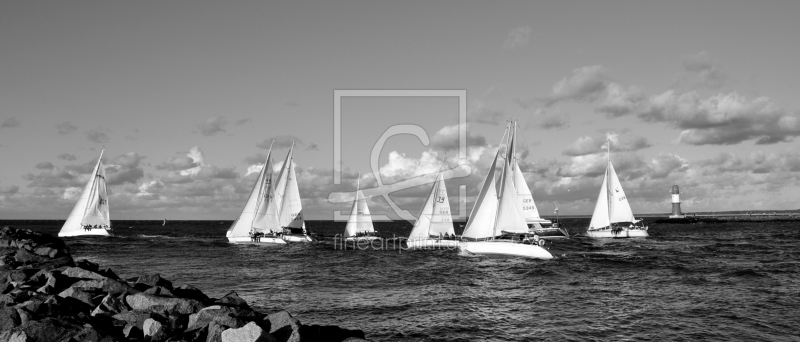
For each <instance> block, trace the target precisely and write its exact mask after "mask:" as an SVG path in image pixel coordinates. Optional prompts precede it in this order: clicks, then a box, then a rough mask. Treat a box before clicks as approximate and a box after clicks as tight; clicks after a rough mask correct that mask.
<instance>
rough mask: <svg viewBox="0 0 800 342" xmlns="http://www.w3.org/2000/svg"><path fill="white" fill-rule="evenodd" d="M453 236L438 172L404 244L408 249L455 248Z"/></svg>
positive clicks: (445, 196) (444, 193) (448, 207)
mask: <svg viewBox="0 0 800 342" xmlns="http://www.w3.org/2000/svg"><path fill="white" fill-rule="evenodd" d="M455 236H456V233H455V230H453V218H452V217H451V216H450V202H449V201H448V199H447V189H446V188H445V185H444V176H443V175H442V172H441V171H439V174H438V175H437V176H436V181H434V182H433V186H431V191H430V193H429V194H428V198H427V199H426V200H425V204H423V205H422V209H421V210H420V213H419V217H418V218H417V221H416V222H415V223H414V228H413V229H411V234H409V236H408V240H407V241H406V244H407V245H408V248H410V249H418V248H456V247H458V241H457V240H456V239H455Z"/></svg>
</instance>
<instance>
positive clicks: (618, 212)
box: [606, 161, 635, 223]
mask: <svg viewBox="0 0 800 342" xmlns="http://www.w3.org/2000/svg"><path fill="white" fill-rule="evenodd" d="M606 173H607V174H608V203H609V205H608V206H609V209H608V216H609V220H610V221H611V223H617V222H633V221H634V220H635V219H634V217H633V210H631V205H630V203H628V198H627V197H626V196H625V191H623V190H622V184H620V182H619V178H617V172H616V171H614V165H613V164H611V162H610V161H609V162H608V167H607V169H606Z"/></svg>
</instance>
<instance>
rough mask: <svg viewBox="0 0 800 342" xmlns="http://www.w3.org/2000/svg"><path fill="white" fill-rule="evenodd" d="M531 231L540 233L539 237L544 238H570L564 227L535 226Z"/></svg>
mask: <svg viewBox="0 0 800 342" xmlns="http://www.w3.org/2000/svg"><path fill="white" fill-rule="evenodd" d="M531 233H534V234H536V235H539V237H543V238H550V239H552V238H569V233H568V232H567V230H566V229H564V228H553V227H547V228H533V229H531Z"/></svg>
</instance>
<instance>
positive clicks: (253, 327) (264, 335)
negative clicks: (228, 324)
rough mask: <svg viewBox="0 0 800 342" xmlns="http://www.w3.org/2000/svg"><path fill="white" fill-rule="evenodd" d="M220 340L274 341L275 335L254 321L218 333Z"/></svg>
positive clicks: (225, 341) (237, 341) (240, 341)
mask: <svg viewBox="0 0 800 342" xmlns="http://www.w3.org/2000/svg"><path fill="white" fill-rule="evenodd" d="M220 337H221V339H222V342H274V341H275V337H273V336H272V335H270V334H269V333H268V332H266V331H264V329H261V327H260V326H258V324H256V323H255V322H250V323H247V325H245V326H243V327H241V328H230V329H227V330H225V331H223V332H222V334H220Z"/></svg>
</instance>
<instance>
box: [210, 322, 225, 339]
mask: <svg viewBox="0 0 800 342" xmlns="http://www.w3.org/2000/svg"><path fill="white" fill-rule="evenodd" d="M228 328H229V327H227V326H224V325H222V324H219V323H217V322H211V324H209V325H208V334H207V337H206V342H222V332H223V331H225V330H227V329H228Z"/></svg>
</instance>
